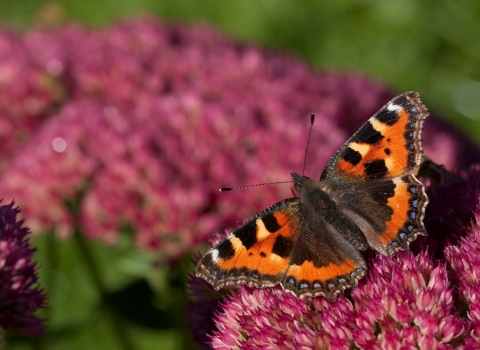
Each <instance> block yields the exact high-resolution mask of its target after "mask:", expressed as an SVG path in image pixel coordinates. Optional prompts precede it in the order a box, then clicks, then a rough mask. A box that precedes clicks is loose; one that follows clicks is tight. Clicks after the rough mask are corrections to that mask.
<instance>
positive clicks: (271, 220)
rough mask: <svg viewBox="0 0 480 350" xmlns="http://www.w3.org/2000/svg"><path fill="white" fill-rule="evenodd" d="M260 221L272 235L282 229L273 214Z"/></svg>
mask: <svg viewBox="0 0 480 350" xmlns="http://www.w3.org/2000/svg"><path fill="white" fill-rule="evenodd" d="M262 221H263V223H264V224H265V228H266V229H267V230H268V232H271V233H274V232H277V231H278V230H280V229H281V228H282V227H281V226H280V225H279V224H278V221H277V218H276V217H275V215H273V214H270V215H267V216H264V217H263V218H262Z"/></svg>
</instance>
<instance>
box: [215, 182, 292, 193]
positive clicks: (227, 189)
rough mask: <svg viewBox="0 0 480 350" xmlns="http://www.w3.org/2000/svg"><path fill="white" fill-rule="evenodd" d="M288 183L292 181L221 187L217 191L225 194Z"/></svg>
mask: <svg viewBox="0 0 480 350" xmlns="http://www.w3.org/2000/svg"><path fill="white" fill-rule="evenodd" d="M289 182H293V181H292V180H290V181H278V182H265V183H263V184H255V185H246V186H238V187H222V188H221V189H219V191H220V192H227V191H233V190H238V189H240V188H248V187H256V186H264V185H278V184H286V183H289Z"/></svg>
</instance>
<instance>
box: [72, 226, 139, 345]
mask: <svg viewBox="0 0 480 350" xmlns="http://www.w3.org/2000/svg"><path fill="white" fill-rule="evenodd" d="M74 239H75V241H76V243H77V244H78V247H79V248H80V251H81V254H82V255H83V261H84V262H85V264H86V265H87V269H88V272H89V274H90V277H91V279H92V282H93V284H94V286H95V288H96V289H97V292H98V293H99V294H100V296H101V297H102V300H105V298H104V297H105V296H106V295H107V289H106V287H105V285H104V283H103V279H102V277H101V275H100V269H99V267H98V264H97V261H96V260H95V257H94V256H93V254H92V252H91V250H90V249H89V247H88V244H87V242H86V241H85V237H84V235H83V233H82V231H81V230H80V228H79V225H75V229H74ZM106 314H107V317H108V318H109V321H110V323H111V325H112V327H113V331H114V332H115V334H116V336H117V339H118V341H119V343H120V345H121V348H122V349H124V350H133V349H135V347H134V345H133V342H132V340H131V339H130V337H129V335H128V332H127V329H126V327H125V324H124V322H123V321H122V320H121V319H120V317H118V316H117V315H116V314H115V311H114V310H113V309H112V308H111V306H110V305H109V303H108V302H107V304H106Z"/></svg>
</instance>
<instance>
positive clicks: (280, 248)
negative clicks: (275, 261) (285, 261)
mask: <svg viewBox="0 0 480 350" xmlns="http://www.w3.org/2000/svg"><path fill="white" fill-rule="evenodd" d="M292 249H293V242H292V240H291V239H289V238H286V237H283V236H280V235H279V236H278V237H277V239H276V240H275V243H274V244H273V248H272V252H273V253H274V254H277V255H278V256H280V257H282V258H286V257H288V256H289V255H290V254H291V252H292Z"/></svg>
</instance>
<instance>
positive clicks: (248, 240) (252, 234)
mask: <svg viewBox="0 0 480 350" xmlns="http://www.w3.org/2000/svg"><path fill="white" fill-rule="evenodd" d="M233 234H234V235H235V237H237V238H238V239H239V240H240V241H242V244H243V246H244V247H245V248H246V249H247V250H248V249H250V248H251V247H252V246H253V245H254V244H255V243H257V223H256V222H255V221H252V222H250V223H248V224H246V225H245V226H242V227H241V228H239V229H238V230H237V231H235V232H234V233H233Z"/></svg>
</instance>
